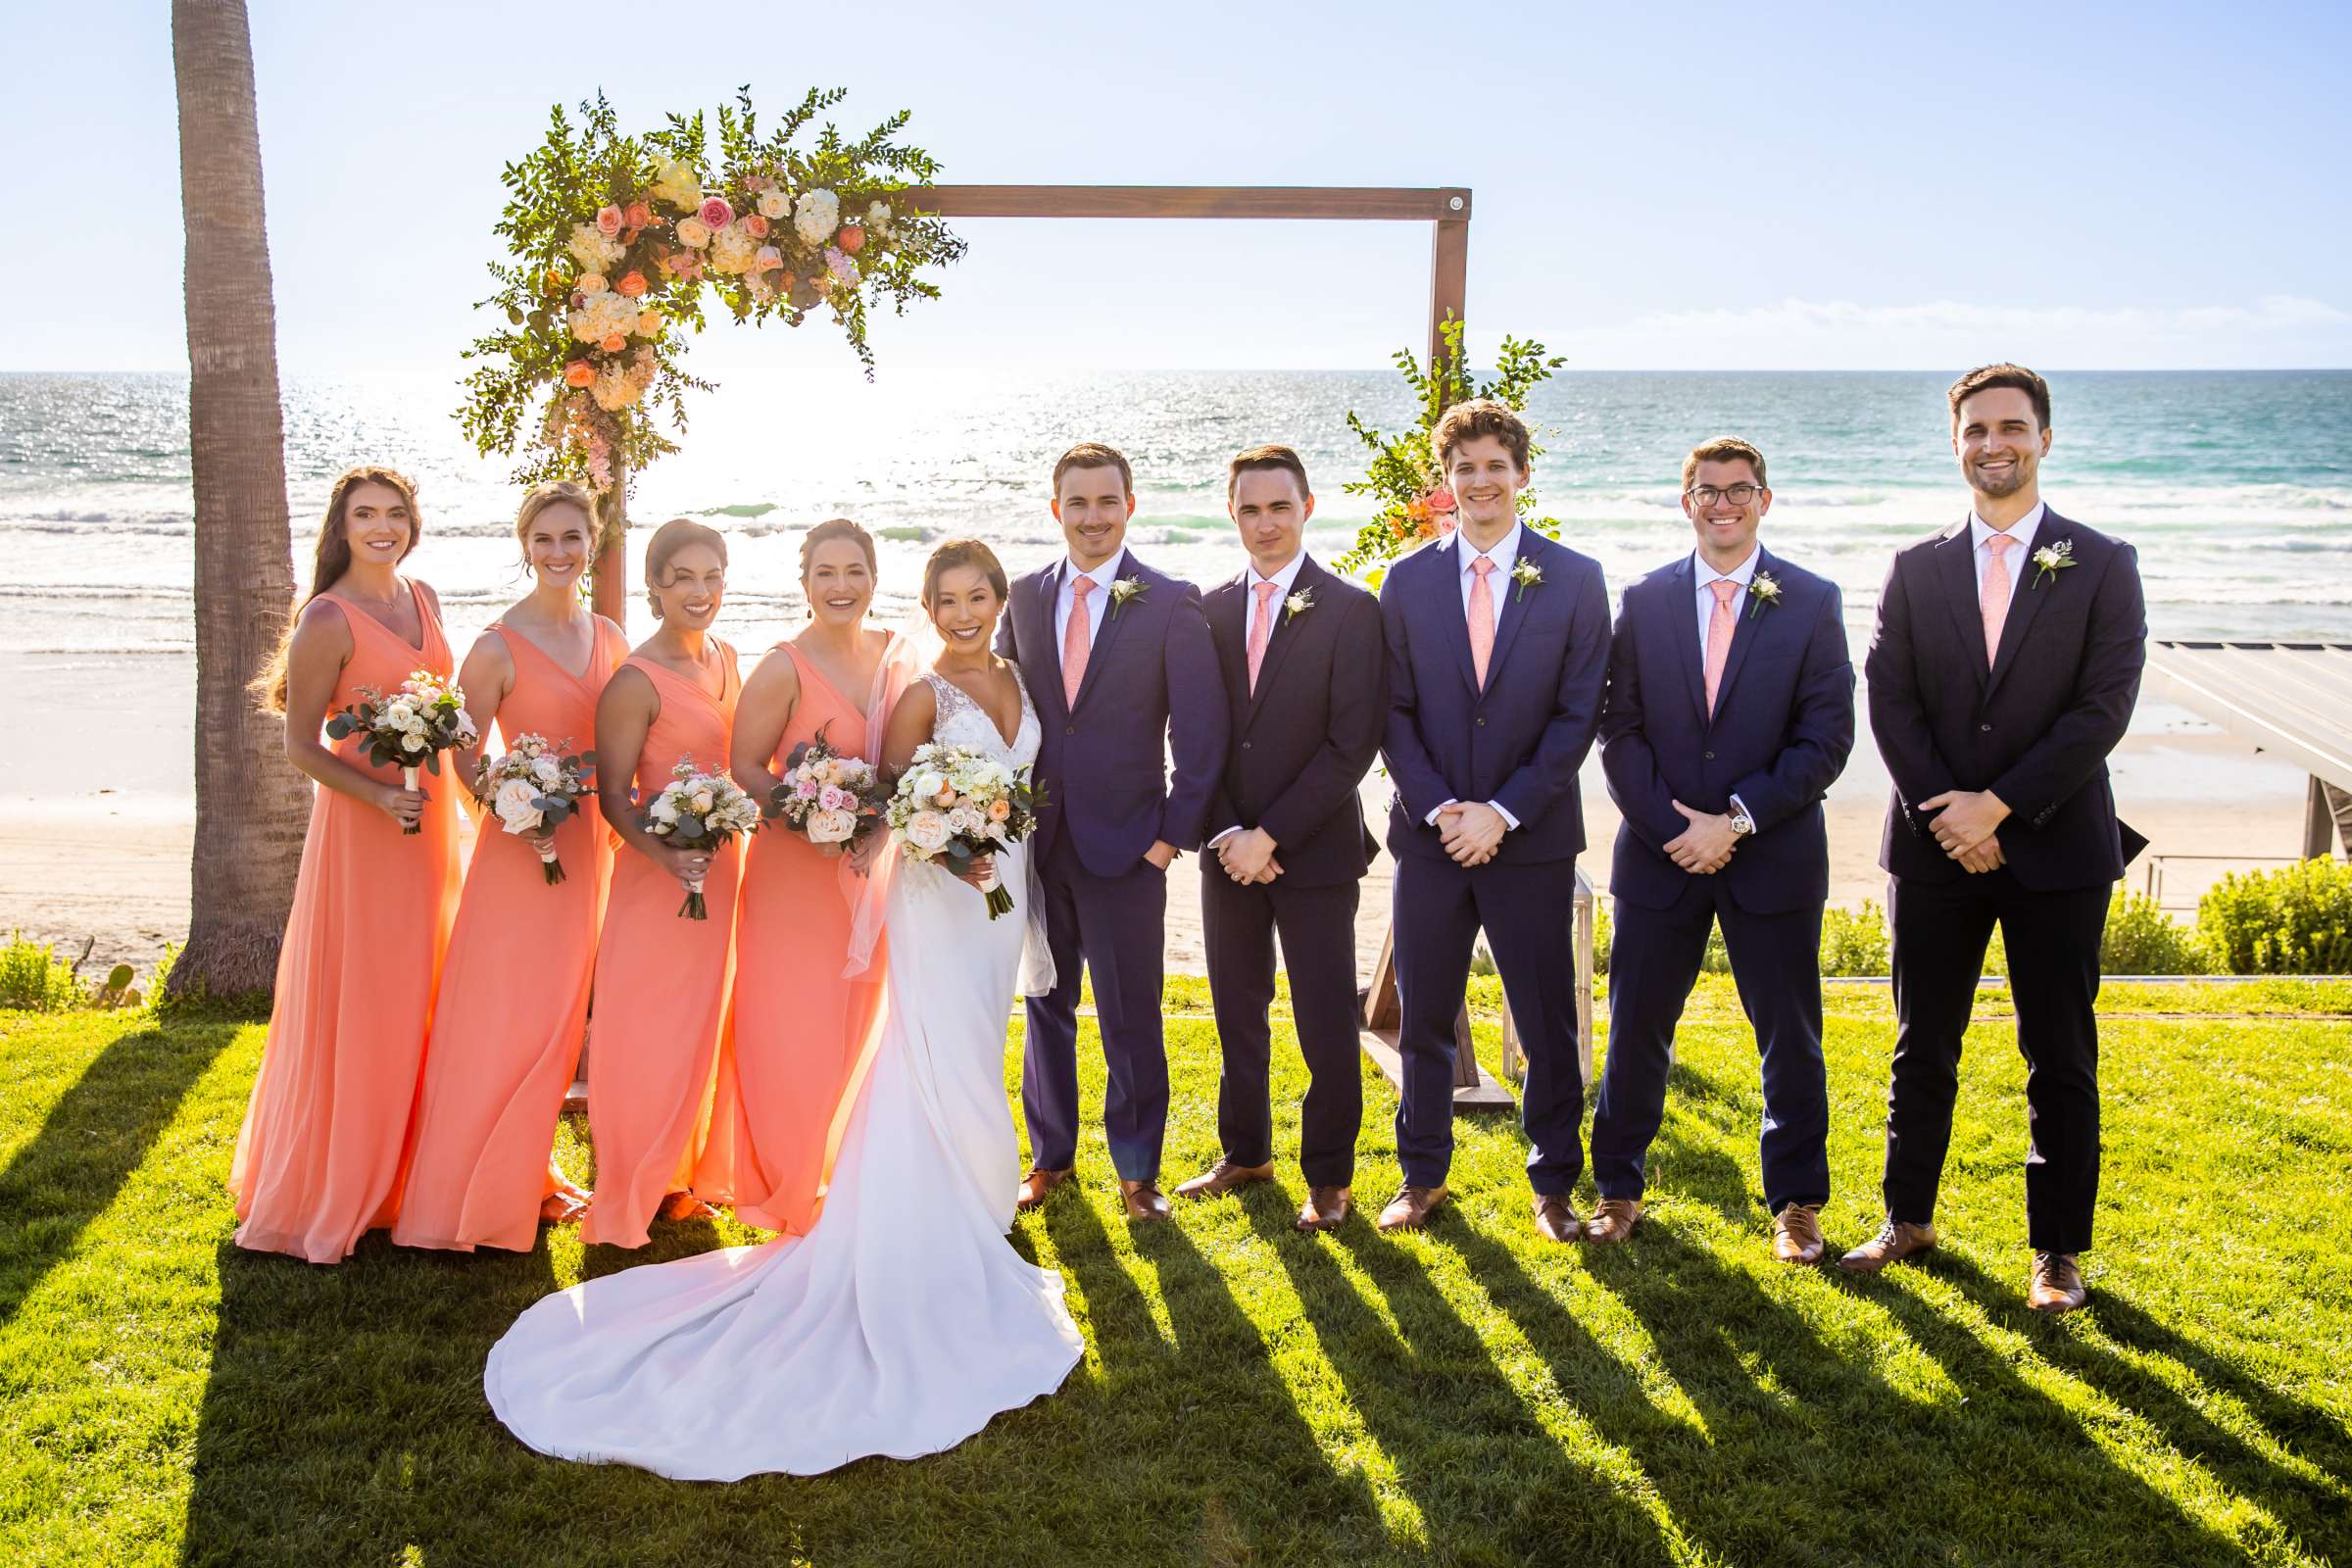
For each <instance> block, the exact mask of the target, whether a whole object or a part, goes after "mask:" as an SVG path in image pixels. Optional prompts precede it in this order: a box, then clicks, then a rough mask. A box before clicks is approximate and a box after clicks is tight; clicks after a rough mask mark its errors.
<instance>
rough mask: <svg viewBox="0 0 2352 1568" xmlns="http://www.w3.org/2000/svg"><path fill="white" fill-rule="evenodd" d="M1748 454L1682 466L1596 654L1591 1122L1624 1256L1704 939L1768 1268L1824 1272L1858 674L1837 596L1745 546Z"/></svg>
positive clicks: (1607, 1237)
mask: <svg viewBox="0 0 2352 1568" xmlns="http://www.w3.org/2000/svg"><path fill="white" fill-rule="evenodd" d="M1771 509H1772V492H1771V490H1769V489H1767V488H1766V487H1765V483H1764V454H1763V453H1761V452H1759V451H1757V450H1756V449H1755V448H1754V447H1753V446H1750V445H1749V444H1748V443H1747V442H1745V441H1741V440H1738V439H1736V438H1734V437H1730V436H1719V437H1717V438H1716V439H1714V440H1712V441H1709V442H1707V443H1705V444H1704V445H1702V446H1700V447H1698V448H1697V449H1695V450H1694V451H1692V452H1691V455H1690V456H1689V457H1688V458H1686V459H1684V460H1683V515H1685V516H1687V517H1689V518H1690V519H1691V527H1692V528H1693V530H1694V531H1695V532H1696V534H1697V536H1698V540H1697V548H1696V549H1695V550H1693V551H1692V552H1691V554H1690V555H1687V556H1685V557H1683V558H1682V559H1681V560H1679V561H1676V562H1674V563H1673V564H1670V565H1666V566H1661V567H1659V568H1658V569H1657V570H1656V571H1653V572H1651V573H1650V574H1649V575H1648V576H1646V577H1644V578H1642V580H1641V581H1639V582H1637V583H1635V584H1634V585H1633V586H1632V587H1630V588H1628V589H1627V590H1626V591H1625V599H1624V603H1623V607H1622V609H1621V610H1620V612H1619V613H1618V616H1617V629H1616V632H1615V634H1614V637H1613V639H1612V641H1611V645H1610V649H1609V683H1608V696H1607V700H1606V703H1605V704H1604V706H1603V708H1602V712H1601V720H1600V757H1601V765H1602V768H1603V770H1604V772H1605V773H1606V774H1607V777H1608V784H1609V794H1610V796H1611V797H1612V798H1613V799H1614V800H1615V801H1616V802H1617V807H1618V809H1619V810H1621V811H1622V812H1624V821H1623V822H1622V824H1621V825H1620V826H1619V827H1618V829H1617V850H1616V856H1615V858H1614V860H1613V862H1612V867H1611V870H1610V874H1609V890H1610V892H1611V893H1612V894H1613V895H1614V896H1615V899H1616V904H1617V909H1616V936H1615V940H1614V943H1613V945H1612V947H1611V950H1610V961H1609V1020H1610V1021H1609V1054H1608V1061H1607V1064H1606V1066H1605V1067H1604V1069H1603V1070H1602V1073H1601V1079H1600V1099H1599V1103H1598V1106H1597V1109H1596V1111H1595V1114H1594V1116H1593V1182H1594V1185H1595V1186H1597V1187H1598V1188H1599V1190H1600V1202H1599V1205H1598V1207H1597V1209H1596V1210H1595V1212H1594V1214H1593V1218H1592V1220H1591V1221H1590V1222H1589V1223H1588V1224H1587V1226H1586V1231H1585V1234H1586V1237H1587V1239H1588V1240H1591V1241H1594V1242H1622V1241H1624V1240H1626V1239H1627V1238H1628V1237H1630V1236H1631V1235H1633V1233H1634V1226H1635V1224H1636V1222H1637V1221H1639V1220H1640V1218H1641V1216H1642V1190H1643V1162H1644V1159H1645V1157H1646V1155H1647V1153H1648V1151H1649V1145H1650V1141H1651V1140H1652V1139H1653V1138H1655V1137H1656V1136H1657V1132H1658V1123H1659V1121H1660V1119H1661V1118H1662V1117H1663V1116H1664V1114H1665V1108H1666V1075H1667V1071H1668V1069H1669V1067H1671V1065H1672V1064H1673V1060H1674V1029H1675V1024H1676V1022H1677V1021H1678V1020H1679V1019H1680V1018H1681V1017H1682V1012H1683V1004H1684V1003H1685V1001H1687V1000H1688V999H1689V997H1690V995H1691V986H1692V985H1693V984H1694V983H1695V982H1696V981H1697V979H1698V971H1699V966H1700V963H1701V962H1702V961H1703V959H1704V957H1705V955H1706V947H1707V934H1708V932H1709V930H1710V929H1711V928H1712V927H1713V926H1714V925H1715V924H1716V923H1717V922H1718V921H1720V922H1721V923H1722V925H1723V941H1724V948H1725V950H1726V952H1727V953H1728V954H1729V956H1730V957H1731V961H1732V974H1733V976H1734V978H1735V979H1737V980H1738V982H1739V986H1740V1005H1742V1006H1744V1007H1745V1008H1746V1010H1747V1019H1748V1023H1749V1024H1750V1026H1751V1027H1753V1028H1754V1030H1755V1033H1756V1046H1757V1049H1758V1051H1759V1052H1760V1053H1761V1054H1762V1057H1763V1072H1764V1129H1763V1138H1762V1146H1763V1159H1762V1164H1763V1173H1762V1174H1763V1188H1764V1201H1765V1203H1766V1205H1767V1206H1768V1207H1769V1208H1770V1209H1771V1211H1772V1215H1773V1255H1774V1256H1775V1257H1778V1258H1779V1259H1780V1260H1781V1261H1783V1262H1787V1263H1814V1262H1818V1261H1820V1259H1821V1256H1822V1250H1823V1242H1822V1235H1821V1223H1820V1220H1819V1218H1818V1217H1817V1216H1818V1215H1819V1212H1820V1209H1821V1205H1822V1204H1823V1203H1824V1202H1826V1201H1828V1200H1829V1196H1830V1164H1829V1125H1830V1112H1829V1088H1828V1083H1827V1079H1826V1075H1825V1073H1824V1071H1823V1067H1822V1056H1821V911H1822V907H1823V906H1824V905H1825V904H1826V903H1827V902H1828V900H1829V891H1830V847H1829V834H1828V831H1827V828H1826V825H1825V823H1824V821H1823V816H1822V809H1821V802H1822V797H1823V796H1824V795H1825V794H1827V793H1828V791H1829V787H1830V783H1831V781H1832V780H1834V779H1836V778H1837V776H1838V773H1839V772H1840V771H1841V770H1842V769H1843V768H1844V766H1845V760H1846V756H1847V754H1848V753H1850V752H1851V751H1852V750H1853V745H1854V668H1853V664H1852V662H1851V661H1850V660H1849V659H1848V658H1847V656H1846V647H1845V622H1844V621H1843V619H1842V618H1841V616H1840V613H1839V612H1840V606H1839V603H1838V588H1837V585H1836V584H1834V583H1831V582H1829V581H1827V580H1826V579H1824V578H1821V577H1817V576H1815V575H1813V573H1811V572H1809V571H1807V570H1805V569H1804V568H1803V567H1801V566H1798V565H1795V564H1791V563H1789V562H1788V561H1785V560H1783V559H1781V558H1780V557H1778V556H1776V555H1773V554H1772V553H1771V552H1769V551H1767V550H1765V549H1764V548H1763V547H1762V546H1761V545H1759V544H1758V543H1757V542H1756V530H1757V528H1758V527H1759V526H1760V525H1761V524H1762V522H1763V520H1764V515H1765V514H1766V513H1767V512H1769V511H1770V510H1771Z"/></svg>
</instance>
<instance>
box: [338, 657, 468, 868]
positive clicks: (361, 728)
mask: <svg viewBox="0 0 2352 1568" xmlns="http://www.w3.org/2000/svg"><path fill="white" fill-rule="evenodd" d="M360 698H361V701H359V702H357V703H355V704H353V705H352V706H351V707H349V708H346V709H344V710H343V711H340V712H338V713H336V714H335V715H334V716H333V717H332V718H330V719H328V720H327V721H326V733H327V736H328V738H329V739H331V740H338V741H339V740H342V739H343V738H344V737H345V736H347V735H357V736H359V737H360V752H361V755H363V756H364V757H366V758H367V759H368V761H370V762H372V763H374V764H375V765H376V766H377V767H397V768H399V769H400V780H401V783H402V785H403V786H405V787H406V788H408V789H412V790H413V789H415V788H416V787H417V772H418V771H419V770H420V769H421V770H423V771H425V772H429V773H431V774H432V775H433V776H434V777H436V778H438V777H439V776H440V773H441V754H442V753H443V752H446V751H451V750H454V749H455V748H457V747H460V746H470V745H472V744H473V742H474V741H475V740H476V739H478V738H479V737H478V736H477V734H476V733H475V730H474V727H473V720H472V719H471V718H469V717H468V716H466V694H465V693H464V692H462V691H460V690H459V689H458V688H457V687H456V686H453V685H451V684H450V683H449V682H448V681H445V680H443V679H442V678H441V677H440V676H438V675H436V674H434V673H433V672H432V671H431V670H429V669H419V670H413V671H411V672H410V675H409V678H408V679H407V680H404V681H402V682H401V683H400V690H398V691H396V692H394V693H393V694H392V695H391V696H389V697H386V696H385V695H384V694H383V693H382V692H379V691H377V690H376V689H375V688H374V687H372V686H363V687H361V688H360ZM401 831H402V832H403V833H417V832H420V831H422V827H421V825H418V826H416V827H404V828H402V829H401Z"/></svg>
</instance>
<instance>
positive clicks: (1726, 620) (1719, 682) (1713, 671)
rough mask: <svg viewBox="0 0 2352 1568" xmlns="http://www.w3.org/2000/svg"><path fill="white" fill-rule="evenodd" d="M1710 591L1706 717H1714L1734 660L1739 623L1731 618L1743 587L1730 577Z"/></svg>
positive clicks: (1717, 582)
mask: <svg viewBox="0 0 2352 1568" xmlns="http://www.w3.org/2000/svg"><path fill="white" fill-rule="evenodd" d="M1707 587H1708V589H1709V590H1710V591H1712V592H1713V594H1714V595H1715V608H1714V609H1713V610H1710V611H1708V612H1707V716H1708V717H1709V718H1713V717H1714V716H1715V694H1716V693H1717V692H1719V691H1721V690H1722V689H1723V666H1724V664H1725V663H1726V662H1729V661H1730V659H1731V657H1732V634H1733V633H1734V632H1736V631H1738V630H1739V621H1738V620H1737V619H1736V618H1734V616H1733V614H1732V596H1733V595H1734V594H1736V593H1738V592H1739V591H1740V585H1739V584H1738V583H1737V582H1734V581H1733V580H1732V579H1731V578H1729V577H1718V578H1716V579H1715V580H1714V581H1713V582H1711V583H1709V584H1707Z"/></svg>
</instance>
